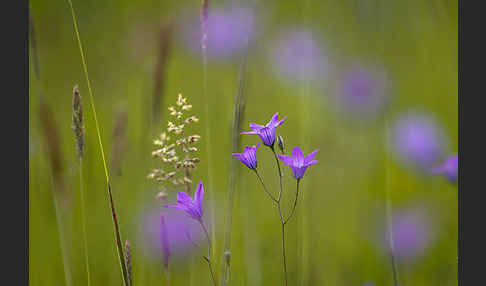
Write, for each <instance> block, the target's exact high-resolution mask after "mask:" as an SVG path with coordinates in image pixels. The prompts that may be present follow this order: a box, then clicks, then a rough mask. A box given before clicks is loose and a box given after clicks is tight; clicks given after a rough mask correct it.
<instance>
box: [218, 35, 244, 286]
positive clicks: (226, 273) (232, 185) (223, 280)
mask: <svg viewBox="0 0 486 286" xmlns="http://www.w3.org/2000/svg"><path fill="white" fill-rule="evenodd" d="M248 49H249V40H248V37H247V38H246V48H245V50H244V52H243V55H242V59H241V65H240V73H239V79H238V88H237V91H236V96H235V103H234V112H233V128H232V136H231V137H232V150H233V152H234V153H236V152H238V150H239V149H240V145H241V135H240V133H239V132H240V129H241V122H242V121H243V114H244V110H245V95H244V87H245V75H246V58H247V56H248ZM237 164H238V163H237V162H236V160H231V165H230V174H229V180H228V206H227V209H226V226H225V233H224V242H223V263H221V272H220V273H221V277H220V280H219V284H220V285H224V286H226V285H228V283H229V280H230V276H231V265H230V263H231V262H230V261H231V251H230V246H231V226H232V223H233V201H234V195H235V191H236V182H237V177H238V167H239V166H238V165H237Z"/></svg>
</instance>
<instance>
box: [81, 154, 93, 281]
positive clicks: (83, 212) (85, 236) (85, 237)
mask: <svg viewBox="0 0 486 286" xmlns="http://www.w3.org/2000/svg"><path fill="white" fill-rule="evenodd" d="M79 189H80V193H81V224H82V227H83V240H84V257H85V260H86V274H87V276H88V286H90V285H91V275H90V271H89V255H88V232H87V231H86V209H85V208H86V203H85V200H84V189H83V159H82V158H79Z"/></svg>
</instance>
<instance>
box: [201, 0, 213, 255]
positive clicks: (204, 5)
mask: <svg viewBox="0 0 486 286" xmlns="http://www.w3.org/2000/svg"><path fill="white" fill-rule="evenodd" d="M208 9H209V0H202V1H201V14H200V21H201V54H202V69H203V70H202V74H203V88H202V97H203V99H204V103H205V104H204V118H205V119H206V120H205V124H204V125H205V127H206V140H205V141H206V154H207V161H208V163H207V171H208V188H211V187H212V186H213V177H212V172H211V171H212V164H211V158H212V156H211V146H212V145H211V140H210V134H211V129H210V122H209V121H210V120H209V119H210V118H209V115H210V110H209V104H210V101H209V95H208V56H207V45H206V43H207V37H208V28H207V25H208V23H207V21H208V19H207V18H208ZM209 200H210V203H211V206H214V197H213V196H212V195H211V196H210V197H209ZM210 212H211V222H212V225H215V215H214V208H211V209H210ZM211 236H212V237H213V240H212V242H214V243H215V241H216V233H215V232H214V228H213V229H212V230H211ZM213 249H214V248H213Z"/></svg>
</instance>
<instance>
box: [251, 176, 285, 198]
mask: <svg viewBox="0 0 486 286" xmlns="http://www.w3.org/2000/svg"><path fill="white" fill-rule="evenodd" d="M253 171H254V172H255V175H256V176H257V177H258V180H260V183H262V186H263V190H264V191H265V193H267V195H268V196H269V197H270V199H271V200H272V201H274V202H275V203H277V204H278V203H279V202H278V200H277V199H275V197H274V196H273V195H272V194H271V193H270V192H269V191H268V190H267V187H266V186H265V183H264V182H263V179H262V177H261V176H260V174H259V173H258V171H257V169H253Z"/></svg>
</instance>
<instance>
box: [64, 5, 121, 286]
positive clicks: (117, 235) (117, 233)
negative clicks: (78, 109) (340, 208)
mask: <svg viewBox="0 0 486 286" xmlns="http://www.w3.org/2000/svg"><path fill="white" fill-rule="evenodd" d="M67 1H68V3H69V6H70V8H71V14H72V18H73V25H74V31H75V34H76V39H77V43H78V47H79V52H80V54H81V61H82V63H83V71H84V75H85V78H86V84H87V86H88V93H89V98H90V103H91V104H90V105H91V110H92V112H93V117H94V121H95V125H96V133H97V135H98V143H99V146H100V152H101V158H102V161H103V168H104V171H105V177H106V184H107V187H108V196H109V203H110V208H111V216H112V219H113V226H114V233H115V241H116V247H117V250H118V260H119V262H120V268H121V271H122V276H123V283H124V285H125V286H129V280H128V273H127V268H126V265H125V254H124V250H123V245H122V240H121V235H120V228H119V226H118V219H117V215H116V211H115V205H114V202H113V195H112V191H111V184H110V177H109V174H108V168H107V164H106V159H105V152H104V150H103V143H102V141H101V132H100V127H99V124H98V118H97V116H96V109H95V104H94V97H93V92H92V90H91V83H90V81H89V76H88V68H87V65H86V59H85V56H84V51H83V47H82V45H81V38H80V36H79V29H78V24H77V20H76V15H75V13H74V7H73V3H72V1H71V0H67Z"/></svg>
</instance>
